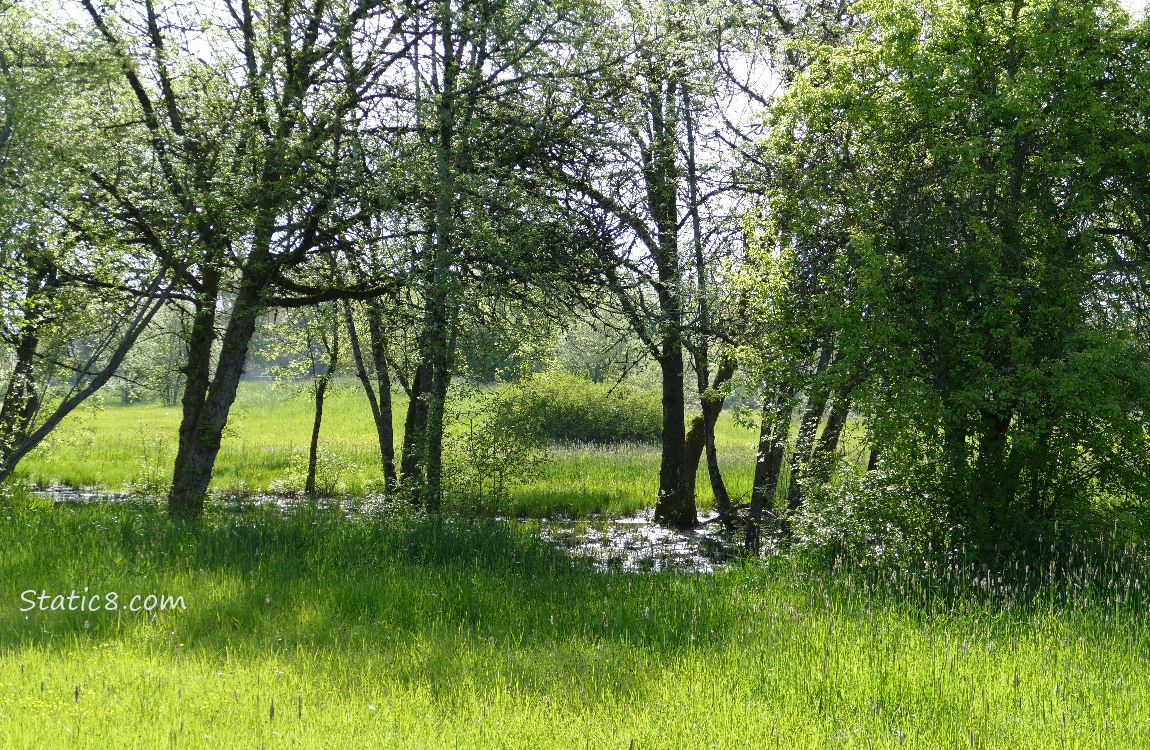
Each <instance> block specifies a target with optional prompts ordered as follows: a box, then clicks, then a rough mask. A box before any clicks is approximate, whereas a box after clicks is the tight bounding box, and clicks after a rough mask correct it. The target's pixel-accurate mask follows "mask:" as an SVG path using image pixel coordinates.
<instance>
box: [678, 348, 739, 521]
mask: <svg viewBox="0 0 1150 750" xmlns="http://www.w3.org/2000/svg"><path fill="white" fill-rule="evenodd" d="M735 368H736V363H735V361H734V360H725V361H724V362H723V363H722V364H721V365H720V366H719V370H718V371H717V372H716V373H715V379H714V381H713V382H712V383H711V385H710V390H718V389H719V388H721V387H722V386H723V385H725V384H726V383H727V382H728V381H729V380H730V379H731V378H732V377H734V374H735ZM703 392H704V393H705V392H706V389H705V388H704V389H703ZM702 395H703V394H700V396H702ZM700 409H701V412H700V413H699V414H696V415H695V417H694V418H693V419H692V420H691V426H690V427H689V428H688V429H687V440H686V455H687V459H686V465H685V474H684V478H683V482H684V485H685V486H686V489H687V491H688V492H691V493H694V492H695V485H696V483H697V480H698V473H699V463H700V461H701V460H702V458H703V454H704V452H705V453H706V456H707V473H708V478H709V479H710V483H711V492H712V493H713V494H714V496H715V507H716V508H717V509H718V511H719V514H720V515H721V516H723V517H724V518H726V517H727V515H728V514H729V512H730V507H731V500H730V494H729V493H728V492H727V486H726V483H725V482H724V481H723V475H722V472H721V470H720V469H719V460H718V453H717V451H716V450H715V424H716V423H717V422H718V420H719V415H720V414H721V413H722V410H723V404H722V402H711V401H708V400H707V399H706V398H701V400H700ZM696 505H697V503H696Z"/></svg>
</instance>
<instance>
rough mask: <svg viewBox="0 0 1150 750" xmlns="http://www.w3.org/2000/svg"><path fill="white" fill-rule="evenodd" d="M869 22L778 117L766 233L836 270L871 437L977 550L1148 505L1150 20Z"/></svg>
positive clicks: (880, 15) (981, 2)
mask: <svg viewBox="0 0 1150 750" xmlns="http://www.w3.org/2000/svg"><path fill="white" fill-rule="evenodd" d="M866 31H867V33H866V34H862V35H860V36H859V37H858V38H857V39H856V40H855V42H854V43H853V45H852V46H851V48H850V49H849V51H843V52H841V53H836V52H834V51H832V50H829V49H824V50H822V52H821V54H820V57H819V59H818V61H817V63H816V64H815V65H813V66H812V67H811V68H810V69H809V70H808V71H806V72H805V73H804V75H803V76H801V77H800V78H799V80H798V81H797V82H796V85H795V87H794V88H793V90H792V92H791V93H790V94H788V96H787V97H786V98H785V99H784V101H783V104H782V105H781V106H780V107H779V108H778V109H777V110H776V112H775V114H774V115H773V117H772V120H771V122H770V128H771V139H770V148H769V153H770V157H769V158H770V160H771V161H772V162H773V164H774V165H775V167H774V171H773V172H772V177H773V178H774V181H773V183H772V184H773V185H774V186H775V187H774V189H773V190H771V191H770V192H769V195H770V202H771V208H772V217H771V219H770V230H768V231H767V233H766V236H768V237H770V238H771V240H770V241H771V242H774V243H779V245H780V246H781V247H782V248H783V249H784V252H787V253H813V254H816V255H819V256H820V257H821V258H822V260H821V264H822V266H823V267H824V268H827V269H833V270H834V274H835V276H836V281H835V285H836V288H837V290H838V291H837V292H836V299H838V300H841V304H835V305H834V306H832V308H828V309H833V315H830V314H826V315H824V314H820V315H819V317H818V320H816V321H815V325H828V326H830V329H831V330H833V332H834V335H835V337H836V340H837V341H839V342H841V344H840V345H839V348H840V350H841V352H842V357H843V361H844V362H845V363H848V364H849V365H850V367H851V369H853V371H854V373H855V377H856V378H857V381H858V383H859V385H858V388H857V389H856V390H855V393H856V398H855V403H856V405H857V408H859V410H860V411H861V412H862V413H864V414H865V416H866V418H867V426H868V433H869V438H870V440H871V442H872V445H873V446H874V448H876V449H877V450H878V451H879V452H880V453H881V454H882V455H883V456H885V457H886V458H887V463H888V466H889V467H890V468H892V469H897V468H898V467H899V466H904V467H916V468H918V469H920V470H921V469H925V470H926V474H927V475H929V476H932V477H933V479H932V482H933V486H931V487H922V488H920V489H921V491H922V492H924V493H927V494H930V495H933V496H935V497H939V498H941V499H942V504H943V506H944V510H945V512H946V514H947V516H948V518H949V519H950V521H951V522H952V523H953V524H956V525H957V526H958V527H960V528H961V529H963V530H964V533H966V534H968V535H969V536H970V537H971V538H972V540H973V541H975V542H976V543H978V544H980V545H982V546H983V547H986V546H989V545H991V544H993V543H995V542H996V541H1000V540H1003V539H1011V538H1016V537H1017V536H1018V535H1019V534H1021V533H1023V532H1024V531H1025V529H1026V528H1027V527H1028V526H1029V525H1031V524H1033V522H1034V521H1035V519H1038V518H1043V517H1045V518H1050V517H1052V516H1057V515H1058V514H1061V513H1072V512H1074V511H1075V509H1077V508H1080V507H1081V505H1082V503H1085V502H1089V501H1090V500H1091V499H1092V498H1094V497H1097V496H1101V495H1105V494H1107V493H1113V492H1119V491H1121V492H1129V493H1134V494H1136V495H1141V496H1145V493H1146V491H1147V489H1148V488H1150V486H1148V485H1147V483H1146V479H1147V477H1146V475H1145V472H1144V471H1143V469H1142V468H1141V462H1140V461H1139V460H1138V459H1136V458H1135V456H1138V455H1144V451H1145V450H1146V448H1147V445H1146V435H1147V431H1146V428H1147V425H1146V423H1145V416H1144V415H1145V410H1144V405H1145V403H1146V399H1147V396H1150V350H1148V348H1147V346H1146V341H1145V339H1143V338H1140V337H1139V335H1138V331H1137V326H1136V324H1134V320H1135V318H1136V316H1132V313H1133V311H1134V310H1136V309H1137V300H1136V298H1135V295H1134V291H1135V290H1136V289H1139V288H1141V284H1142V279H1143V277H1142V275H1141V274H1142V272H1143V269H1144V266H1143V265H1142V264H1143V262H1144V258H1145V252H1146V245H1145V240H1144V238H1145V237H1146V230H1147V227H1146V225H1145V217H1146V216H1147V214H1145V213H1144V212H1143V211H1144V208H1142V207H1144V206H1145V195H1146V194H1147V177H1146V175H1147V172H1146V171H1145V169H1144V167H1145V165H1146V154H1147V146H1148V144H1150V139H1148V136H1147V131H1146V127H1145V120H1144V112H1145V111H1146V107H1147V105H1148V104H1150V101H1148V98H1147V96H1148V95H1147V92H1148V91H1150V88H1148V87H1147V85H1146V84H1147V81H1146V79H1145V75H1146V74H1145V70H1146V60H1145V59H1144V58H1145V55H1146V49H1147V46H1146V34H1147V27H1146V25H1145V24H1143V25H1141V26H1137V27H1136V26H1131V25H1130V24H1129V20H1128V17H1127V16H1126V14H1125V13H1124V12H1123V11H1122V10H1121V9H1120V8H1119V7H1118V6H1117V5H1115V4H1112V3H1106V2H1091V3H1078V4H1064V3H1058V2H1044V1H1038V2H1026V1H1025V0H1008V1H994V2H988V1H986V0H977V1H976V0H944V1H940V2H930V3H926V4H921V3H918V4H911V3H905V2H889V3H876V4H875V5H874V6H872V7H871V25H870V27H869V28H868V29H867V30H866ZM835 235H838V236H837V238H836V237H835ZM764 252H765V253H766V254H767V255H770V251H768V250H764ZM921 475H922V471H920V472H919V476H921Z"/></svg>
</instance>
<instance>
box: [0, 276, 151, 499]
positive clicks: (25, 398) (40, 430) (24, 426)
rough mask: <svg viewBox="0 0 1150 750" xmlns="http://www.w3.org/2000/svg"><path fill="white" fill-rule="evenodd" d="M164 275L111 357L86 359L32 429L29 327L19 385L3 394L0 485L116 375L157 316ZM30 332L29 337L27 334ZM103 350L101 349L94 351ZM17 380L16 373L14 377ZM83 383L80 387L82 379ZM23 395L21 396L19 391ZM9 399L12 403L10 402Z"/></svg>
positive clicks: (36, 404) (34, 405)
mask: <svg viewBox="0 0 1150 750" xmlns="http://www.w3.org/2000/svg"><path fill="white" fill-rule="evenodd" d="M166 273H167V272H166V271H164V272H161V273H160V274H159V275H157V276H156V277H155V279H154V280H153V281H152V283H151V284H150V285H149V287H148V288H147V289H146V290H144V292H143V294H142V295H141V297H142V299H143V300H145V301H144V302H142V303H141V304H140V305H139V307H138V308H137V309H136V310H135V311H134V312H133V313H131V316H130V318H129V319H128V320H127V323H126V324H125V325H124V326H123V327H122V328H120V329H119V332H118V333H116V334H115V335H117V336H118V339H119V340H118V341H117V342H116V344H115V346H110V340H109V341H106V342H105V343H108V344H109V346H110V353H109V354H108V358H107V360H105V362H104V364H103V365H102V366H100V367H98V368H96V362H94V361H89V362H87V363H85V364H84V365H83V366H82V367H81V369H80V370H79V371H77V373H76V382H75V384H74V387H73V389H72V391H71V392H69V393H68V394H67V395H66V396H65V397H64V399H63V401H61V402H60V403H59V404H58V405H57V406H56V408H55V409H53V410H52V413H51V414H49V415H48V417H47V418H46V419H45V420H44V421H43V422H42V423H41V424H40V426H39V427H37V428H35V429H32V424H33V422H34V421H35V419H36V415H37V414H38V413H39V411H40V406H41V404H40V397H39V395H38V394H36V393H35V388H34V386H33V385H32V383H33V381H32V380H28V379H27V378H31V377H33V376H34V374H35V372H34V369H32V370H29V369H28V368H27V366H24V367H21V366H20V360H23V361H25V362H26V363H28V364H34V359H35V354H36V347H37V346H38V344H39V342H38V341H35V345H34V344H33V340H34V339H36V338H37V337H36V336H35V334H34V328H31V329H27V330H26V331H25V335H24V337H23V340H22V342H21V345H18V347H17V348H18V349H21V348H22V349H23V351H22V352H18V353H17V365H16V367H17V369H18V370H20V372H21V378H22V380H21V382H20V383H19V384H13V383H10V384H9V388H8V391H7V392H6V394H5V401H4V406H3V407H0V412H3V411H5V410H6V411H7V416H5V417H3V418H0V424H3V425H4V427H3V428H2V429H3V430H4V431H3V432H0V436H3V439H4V440H5V441H8V442H5V445H3V446H2V450H0V482H3V481H4V480H6V479H7V478H8V477H9V476H11V474H12V472H13V471H15V469H16V466H17V465H18V464H19V463H20V461H21V459H23V458H24V456H26V455H28V454H29V453H30V452H31V451H32V450H33V449H35V448H36V446H38V445H39V444H40V443H41V442H43V440H44V438H46V437H48V435H49V434H50V433H51V432H52V430H54V429H56V427H57V426H58V425H59V424H60V422H62V421H63V420H64V417H66V416H68V415H69V414H71V413H72V411H73V410H75V409H76V407H78V406H79V405H80V404H82V403H84V402H85V401H86V400H88V398H89V397H90V396H92V394H94V393H96V391H98V390H100V388H102V387H104V385H106V384H107V382H108V381H109V380H111V379H112V376H113V375H115V374H116V371H117V370H118V369H119V368H120V365H121V364H122V363H123V361H124V358H125V357H127V356H128V352H129V351H131V349H132V347H133V346H134V345H135V343H136V340H137V339H138V338H139V337H140V334H141V333H143V332H144V329H146V328H147V327H148V324H149V323H151V321H152V319H153V318H154V317H155V315H156V313H157V312H158V311H159V309H160V308H161V307H163V305H164V304H165V302H166V301H167V299H168V295H169V294H170V293H171V288H170V287H169V286H167V285H166V284H165V282H164V278H165V276H166ZM30 334H31V335H30ZM97 348H98V349H103V346H102V345H101V346H100V347H97ZM13 376H14V377H15V376H16V372H14V373H13ZM85 378H86V379H87V381H86V382H84V383H83V385H81V382H83V380H84V379H85ZM13 385H16V391H14V390H13ZM19 391H23V395H20V394H19V393H18V392H19ZM10 400H11V404H9V401H10ZM9 420H11V421H12V422H13V423H14V424H13V425H11V426H9V424H8V422H9ZM10 427H14V428H15V429H14V430H13V431H12V432H9V431H8V430H9V429H10Z"/></svg>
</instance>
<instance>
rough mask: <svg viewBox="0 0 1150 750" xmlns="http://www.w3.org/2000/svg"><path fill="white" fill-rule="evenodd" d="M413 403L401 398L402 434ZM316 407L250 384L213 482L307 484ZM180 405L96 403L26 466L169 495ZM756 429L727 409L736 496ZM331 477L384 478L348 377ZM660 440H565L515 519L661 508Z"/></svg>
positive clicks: (328, 453) (339, 392) (330, 419)
mask: <svg viewBox="0 0 1150 750" xmlns="http://www.w3.org/2000/svg"><path fill="white" fill-rule="evenodd" d="M405 408H406V400H403V399H400V400H398V401H397V403H396V405H395V430H396V435H397V440H398V439H399V438H398V436H399V435H402V426H403V415H404V409H405ZM311 420H312V404H311V400H310V395H309V394H308V393H306V392H304V391H301V390H299V389H290V388H282V387H281V388H275V387H273V386H272V385H271V384H270V383H264V382H245V383H243V384H242V385H241V389H240V393H239V397H238V399H237V402H236V406H235V407H234V408H233V410H232V415H231V418H230V419H229V422H228V428H227V432H226V433H225V436H224V441H223V446H222V448H221V450H220V455H219V459H218V461H217V463H216V471H215V475H214V479H213V484H212V486H213V488H214V489H215V490H216V491H218V492H221V493H225V494H252V493H264V492H268V491H269V490H272V491H277V490H278V491H290V490H293V489H295V490H298V489H300V488H302V486H303V476H302V472H303V468H304V466H305V464H306V451H307V445H308V440H309V439H310V430H311ZM179 422H180V410H179V408H178V407H162V406H154V405H131V406H122V405H116V404H112V403H104V404H92V405H89V406H86V407H84V408H82V409H80V410H78V411H77V412H75V413H74V414H73V415H71V416H70V417H69V418H68V419H66V420H65V421H64V423H63V424H62V425H61V426H60V428H59V429H57V430H56V431H55V432H54V433H53V434H52V435H51V436H50V438H49V440H48V441H46V442H45V443H44V444H43V445H41V446H40V447H39V448H38V449H37V450H36V451H35V452H33V453H32V454H31V455H29V456H28V457H27V458H26V459H25V460H24V461H23V462H22V463H21V465H20V475H21V477H22V478H23V479H24V480H25V481H27V482H29V483H31V484H35V485H41V486H47V485H56V484H60V485H66V486H70V487H77V488H79V487H94V488H101V489H106V490H111V491H123V490H126V489H129V488H131V487H133V486H134V487H136V488H137V489H139V490H140V491H141V492H142V493H143V494H151V495H155V494H160V493H162V492H164V490H165V489H166V485H167V482H168V481H169V480H170V478H171V463H172V459H173V458H174V456H175V448H176V434H177V430H178V428H179ZM756 437H757V436H756V435H755V433H754V432H753V431H752V430H749V429H747V428H744V427H741V426H739V425H737V424H735V422H734V421H733V420H732V419H731V417H730V415H729V414H726V413H724V414H723V416H722V418H721V420H720V423H719V425H718V427H717V431H716V443H717V446H718V451H719V455H720V462H721V465H722V466H723V468H724V477H725V480H726V482H727V484H728V488H729V490H730V492H731V493H732V495H735V496H745V495H748V494H749V493H750V489H751V482H752V478H753V473H754V466H753V463H754V451H755V448H754V440H755V438H756ZM320 446H321V461H320V482H321V484H326V485H327V486H329V487H331V488H333V489H335V490H336V491H339V492H347V493H351V494H353V495H355V494H362V493H364V492H365V491H367V490H369V489H370V488H371V487H372V486H373V485H377V486H378V484H379V483H381V481H382V474H381V472H380V469H379V448H378V443H377V442H376V437H375V427H374V425H373V424H372V421H371V413H370V411H369V410H368V406H367V401H366V399H365V397H364V396H363V392H362V390H360V389H359V387H358V384H356V383H351V382H347V381H345V382H343V383H341V385H340V387H339V388H338V389H336V390H335V392H334V394H333V396H332V397H331V398H330V399H329V400H328V405H327V407H326V409H325V416H324V423H323V429H322V433H321V438H320ZM658 473H659V452H658V447H657V446H653V445H625V446H608V447H602V448H595V447H590V448H577V447H569V448H567V447H556V448H554V449H552V450H551V451H550V452H549V460H548V461H547V462H546V463H544V465H543V467H542V473H541V474H540V475H539V476H538V477H536V478H534V479H532V480H531V481H530V482H528V483H526V484H524V485H522V486H520V487H517V488H516V489H515V491H514V493H513V496H512V498H511V502H510V504H509V506H508V507H507V508H505V509H503V510H504V511H506V512H510V513H513V514H515V515H527V516H546V515H554V514H566V515H585V514H588V513H595V512H611V513H616V514H629V513H634V512H635V511H637V510H639V509H642V508H645V507H649V506H651V505H653V504H654V500H655V496H656V492H657V488H658ZM697 486H698V497H699V502H700V504H701V505H703V506H708V505H710V504H712V503H713V500H714V496H713V495H712V493H711V488H710V483H709V481H708V479H707V474H706V470H705V467H704V469H703V470H701V471H700V472H699V476H698V485H697Z"/></svg>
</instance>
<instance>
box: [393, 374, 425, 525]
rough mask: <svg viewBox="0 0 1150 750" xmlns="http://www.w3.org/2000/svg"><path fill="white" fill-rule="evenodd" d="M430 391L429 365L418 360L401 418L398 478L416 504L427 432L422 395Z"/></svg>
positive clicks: (418, 499) (418, 497) (418, 498)
mask: <svg viewBox="0 0 1150 750" xmlns="http://www.w3.org/2000/svg"><path fill="white" fill-rule="evenodd" d="M430 390H431V372H430V367H429V366H428V364H427V363H426V362H423V361H420V363H419V364H418V365H417V366H416V368H415V375H414V377H412V379H411V394H410V397H409V399H408V402H407V414H406V416H405V418H404V421H403V456H402V458H401V460H400V465H399V480H400V482H401V483H402V484H403V485H404V486H405V487H407V488H409V489H410V490H411V501H412V502H413V503H415V504H417V505H418V504H419V502H420V492H419V483H420V480H421V479H422V474H423V440H424V436H425V435H426V432H427V401H426V400H425V399H424V394H425V393H427V392H428V391H430Z"/></svg>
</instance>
